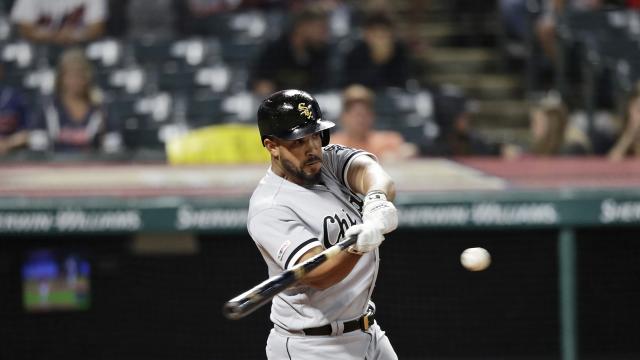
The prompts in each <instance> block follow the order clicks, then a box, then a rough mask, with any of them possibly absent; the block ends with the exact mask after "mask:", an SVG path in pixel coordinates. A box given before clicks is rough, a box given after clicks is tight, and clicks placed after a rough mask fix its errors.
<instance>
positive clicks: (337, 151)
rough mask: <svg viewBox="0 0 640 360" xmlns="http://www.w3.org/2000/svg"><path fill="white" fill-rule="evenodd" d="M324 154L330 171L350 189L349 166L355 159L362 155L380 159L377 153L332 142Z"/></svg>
mask: <svg viewBox="0 0 640 360" xmlns="http://www.w3.org/2000/svg"><path fill="white" fill-rule="evenodd" d="M322 155H323V157H324V159H323V161H324V163H325V164H326V166H327V168H328V169H329V171H331V172H332V173H333V174H334V175H335V176H336V178H338V179H339V180H340V182H341V183H342V185H344V186H346V187H347V188H349V189H350V186H349V183H348V182H347V173H348V172H349V166H350V165H351V163H352V162H353V160H354V159H355V158H357V157H358V156H362V155H366V156H369V157H371V158H373V159H374V160H376V161H377V160H378V159H377V158H376V156H375V155H373V154H371V153H369V152H366V151H364V150H359V149H353V148H350V147H346V146H342V145H338V144H331V145H329V146H326V147H325V148H324V151H323V153H322Z"/></svg>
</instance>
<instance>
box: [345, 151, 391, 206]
mask: <svg viewBox="0 0 640 360" xmlns="http://www.w3.org/2000/svg"><path fill="white" fill-rule="evenodd" d="M347 179H348V181H349V185H350V187H351V189H352V190H353V191H355V192H357V193H359V194H363V195H364V194H366V193H368V192H369V191H373V190H379V191H382V192H384V193H385V194H386V195H387V199H388V200H389V201H393V199H394V198H395V196H396V187H395V183H394V182H393V179H391V176H389V174H387V172H386V171H384V169H383V168H382V166H380V164H378V163H377V162H376V161H374V160H373V159H371V158H370V157H368V156H361V157H359V158H357V159H355V160H354V162H353V164H352V165H351V167H350V169H349V174H347Z"/></svg>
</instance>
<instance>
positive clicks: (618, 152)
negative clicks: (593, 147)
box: [609, 82, 640, 161]
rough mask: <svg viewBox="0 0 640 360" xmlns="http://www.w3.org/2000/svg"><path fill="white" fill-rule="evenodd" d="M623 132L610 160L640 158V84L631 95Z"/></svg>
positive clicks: (610, 153)
mask: <svg viewBox="0 0 640 360" xmlns="http://www.w3.org/2000/svg"><path fill="white" fill-rule="evenodd" d="M622 122H623V125H622V132H621V134H620V137H619V138H618V141H617V142H616V144H615V146H614V147H613V148H612V149H611V151H610V152H609V159H611V160H613V161H619V160H622V159H623V158H625V157H626V156H633V157H638V156H640V82H638V83H636V86H635V88H634V89H633V91H632V92H631V94H629V98H628V100H627V104H626V107H625V109H624V115H623V118H622Z"/></svg>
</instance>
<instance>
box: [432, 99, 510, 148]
mask: <svg viewBox="0 0 640 360" xmlns="http://www.w3.org/2000/svg"><path fill="white" fill-rule="evenodd" d="M434 107H435V118H436V123H437V127H438V135H437V137H436V139H435V140H434V141H430V142H425V143H424V144H421V145H420V148H421V149H420V152H421V153H422V154H423V155H429V156H472V155H479V156H496V155H499V154H500V153H501V149H502V145H500V144H496V143H493V142H491V141H488V140H487V139H485V138H484V137H483V136H482V135H481V134H480V133H478V132H477V131H476V130H475V129H473V127H472V123H471V121H472V118H471V113H470V111H469V105H468V102H467V99H466V98H465V97H463V96H462V95H460V94H458V93H457V92H454V93H449V92H445V91H442V90H440V91H439V92H436V93H434Z"/></svg>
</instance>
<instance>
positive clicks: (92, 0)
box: [11, 0, 107, 45]
mask: <svg viewBox="0 0 640 360" xmlns="http://www.w3.org/2000/svg"><path fill="white" fill-rule="evenodd" d="M106 16H107V3H106V1H105V0H55V1H53V0H16V2H15V4H14V5H13V9H12V10H11V20H12V21H13V22H14V23H16V24H17V25H18V30H19V32H20V35H21V36H22V37H24V38H25V39H27V40H30V41H33V42H38V43H48V44H57V45H72V44H78V43H82V42H86V41H91V40H94V39H96V38H98V37H100V36H102V34H103V33H104V28H105V25H104V24H105V20H106Z"/></svg>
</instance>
